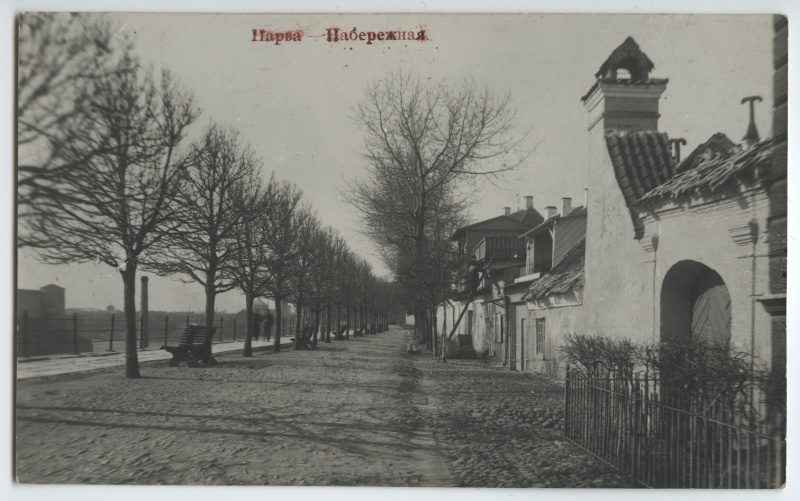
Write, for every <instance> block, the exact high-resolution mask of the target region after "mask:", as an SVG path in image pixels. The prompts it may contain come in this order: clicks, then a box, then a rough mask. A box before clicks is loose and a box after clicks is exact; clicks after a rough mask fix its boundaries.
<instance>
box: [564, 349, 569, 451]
mask: <svg viewBox="0 0 800 501" xmlns="http://www.w3.org/2000/svg"><path fill="white" fill-rule="evenodd" d="M569 385H570V380H569V364H567V382H566V384H565V385H564V436H565V437H567V438H569V398H570V387H569Z"/></svg>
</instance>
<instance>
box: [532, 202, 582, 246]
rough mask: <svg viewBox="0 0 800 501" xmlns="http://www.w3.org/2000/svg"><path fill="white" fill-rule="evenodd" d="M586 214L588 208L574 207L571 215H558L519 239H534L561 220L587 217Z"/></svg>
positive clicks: (570, 212)
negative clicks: (533, 237)
mask: <svg viewBox="0 0 800 501" xmlns="http://www.w3.org/2000/svg"><path fill="white" fill-rule="evenodd" d="M586 213H587V211H586V207H584V206H583V205H579V206H578V207H574V208H573V209H572V210H571V211H569V213H568V214H567V215H566V216H562V215H561V214H556V215H555V216H553V217H551V218H550V219H546V220H545V221H544V222H543V223H542V224H540V225H539V226H537V227H536V228H534V229H532V230H531V231H528V232H525V233H523V234H522V235H520V237H519V238H524V237H532V236H534V235H538V234H539V233H541V232H542V231H544V230H545V228H552V227H553V225H554V224H555V222H556V221H558V220H559V219H568V218H571V217H578V216H585V215H586Z"/></svg>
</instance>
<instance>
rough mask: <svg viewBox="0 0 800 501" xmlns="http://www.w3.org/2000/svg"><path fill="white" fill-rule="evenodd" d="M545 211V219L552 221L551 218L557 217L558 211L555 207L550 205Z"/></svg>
mask: <svg viewBox="0 0 800 501" xmlns="http://www.w3.org/2000/svg"><path fill="white" fill-rule="evenodd" d="M544 210H545V214H546V216H545V217H546V218H547V219H550V218H551V217H553V216H555V215H556V210H557V209H556V206H555V205H548V206H547V207H545V208H544Z"/></svg>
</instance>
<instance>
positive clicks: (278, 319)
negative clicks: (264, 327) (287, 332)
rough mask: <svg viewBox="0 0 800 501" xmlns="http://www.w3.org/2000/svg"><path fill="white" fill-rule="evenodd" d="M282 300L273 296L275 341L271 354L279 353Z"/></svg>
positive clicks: (277, 296)
mask: <svg viewBox="0 0 800 501" xmlns="http://www.w3.org/2000/svg"><path fill="white" fill-rule="evenodd" d="M282 300H283V298H282V297H281V295H280V294H275V341H273V342H272V351H273V353H277V352H279V351H281V333H282V332H283V330H282V329H283V307H282V306H281V302H282Z"/></svg>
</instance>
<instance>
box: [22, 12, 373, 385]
mask: <svg viewBox="0 0 800 501" xmlns="http://www.w3.org/2000/svg"><path fill="white" fill-rule="evenodd" d="M18 76H19V79H18V87H17V91H18V99H19V101H18V151H17V159H18V162H17V165H18V195H17V196H18V210H19V220H18V221H19V227H18V241H19V244H20V245H21V246H27V247H29V248H32V249H34V251H35V252H36V253H37V255H38V256H39V258H40V259H41V260H42V261H43V262H46V263H51V264H65V263H85V262H95V263H98V264H99V263H104V264H106V265H108V266H111V267H112V268H114V269H116V270H117V271H118V272H119V274H120V276H121V277H122V281H123V285H124V311H125V319H126V320H125V330H126V341H125V346H126V376H127V377H139V375H140V374H139V365H138V357H137V351H136V305H135V287H136V273H137V271H138V270H140V269H145V270H151V271H154V272H156V273H159V274H162V275H178V276H180V277H182V278H183V279H184V280H185V281H187V282H194V283H197V284H199V285H200V286H202V287H203V288H204V290H205V297H206V302H205V314H206V324H207V325H211V322H212V320H213V316H214V305H215V300H216V297H217V295H219V294H220V293H223V292H226V291H230V290H234V289H236V290H239V291H241V292H242V293H243V294H244V296H245V298H246V310H247V319H248V330H247V332H248V334H247V337H246V346H245V353H244V354H245V355H248V356H249V355H251V354H252V343H251V335H252V333H253V332H254V329H255V328H256V326H255V324H254V319H253V317H254V315H253V302H254V301H255V299H256V298H270V299H273V300H274V301H275V303H276V319H275V320H276V325H275V328H276V339H275V343H274V349H275V350H276V351H279V350H280V338H279V336H280V332H281V322H282V321H283V319H282V318H281V317H282V315H281V312H282V307H281V306H282V304H283V303H285V302H291V303H293V304H294V305H295V307H296V309H297V314H298V315H297V316H298V319H299V318H302V312H303V311H304V309H310V310H311V311H313V312H314V325H315V326H318V325H320V323H321V322H320V314H321V312H322V311H323V310H325V311H327V323H326V327H325V329H324V331H323V332H325V333H326V334H325V340H326V341H329V340H330V334H329V333H330V330H331V311H332V309H333V307H334V305H335V306H336V307H337V309H339V311H340V310H341V307H344V308H345V310H346V319H345V320H346V321H347V322H348V323H349V322H350V315H351V314H352V315H353V318H354V320H355V319H356V316H358V319H357V322H361V323H365V322H366V319H367V316H368V315H373V316H374V315H376V314H378V313H381V314H382V313H385V312H386V305H385V303H386V297H387V296H386V295H385V294H380V293H378V292H377V290H378V289H383V288H382V287H381V286H380V283H379V281H378V279H377V278H376V277H375V276H374V275H373V273H372V271H371V269H370V267H369V265H368V264H367V263H366V262H365V261H363V260H362V259H360V258H358V257H357V256H356V255H355V254H354V253H353V252H352V251H350V250H349V248H348V246H347V243H346V242H345V240H344V239H343V238H342V237H341V236H340V235H339V234H338V233H337V232H336V231H335V230H334V229H332V228H324V227H322V225H321V223H320V222H319V219H318V218H317V217H316V215H315V214H314V212H313V210H312V209H311V208H310V207H309V206H308V205H307V204H305V203H304V202H303V200H302V192H301V190H300V189H299V188H298V187H297V186H295V185H293V184H291V183H288V182H285V181H279V180H278V179H276V178H275V177H274V175H273V176H272V177H271V178H269V179H268V180H264V179H263V178H262V175H261V173H262V171H263V170H264V169H263V165H262V161H261V159H259V158H258V156H257V155H256V154H255V153H254V152H253V150H252V149H251V147H250V146H249V145H248V144H247V143H246V141H244V140H243V139H242V137H241V136H240V134H239V133H238V131H236V130H235V129H233V128H230V127H226V126H224V125H221V124H218V123H215V122H213V121H211V122H210V123H209V125H208V126H206V128H205V130H204V131H203V132H202V134H200V135H199V137H198V138H197V139H196V140H195V141H193V142H192V143H190V144H186V135H187V131H188V130H189V129H190V127H191V126H192V125H193V124H194V123H195V122H196V120H197V119H198V117H199V115H200V109H199V107H198V106H197V104H196V103H195V100H194V98H193V96H192V93H191V92H189V91H188V90H186V89H183V88H181V87H180V86H179V85H178V84H177V83H176V82H175V81H174V79H173V78H172V76H171V75H170V73H169V72H168V71H166V70H163V71H161V72H155V71H152V70H149V69H147V68H146V67H145V66H144V64H143V63H142V61H140V59H139V58H138V57H137V55H136V54H135V51H134V48H133V44H132V43H131V42H130V40H128V39H127V38H126V37H125V36H124V35H121V34H117V35H114V36H112V34H111V30H110V29H109V26H108V25H107V24H105V23H103V22H102V21H101V20H99V19H98V18H96V17H94V16H91V15H85V14H53V13H30V14H24V15H21V16H20V17H19V60H18ZM357 322H354V323H357ZM339 323H341V320H340V319H339V318H338V317H337V324H339ZM300 329H301V323H300V322H299V321H298V323H297V333H296V339H297V340H298V342H297V343H296V346H297V347H298V348H300V347H302V346H303V344H304V343H303V342H301V341H302V337H301V336H300V334H301V330H300ZM316 331H317V329H316V328H315V329H314V332H316ZM311 342H312V343H315V342H316V337H315V338H314V339H313V340H312V341H311Z"/></svg>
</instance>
